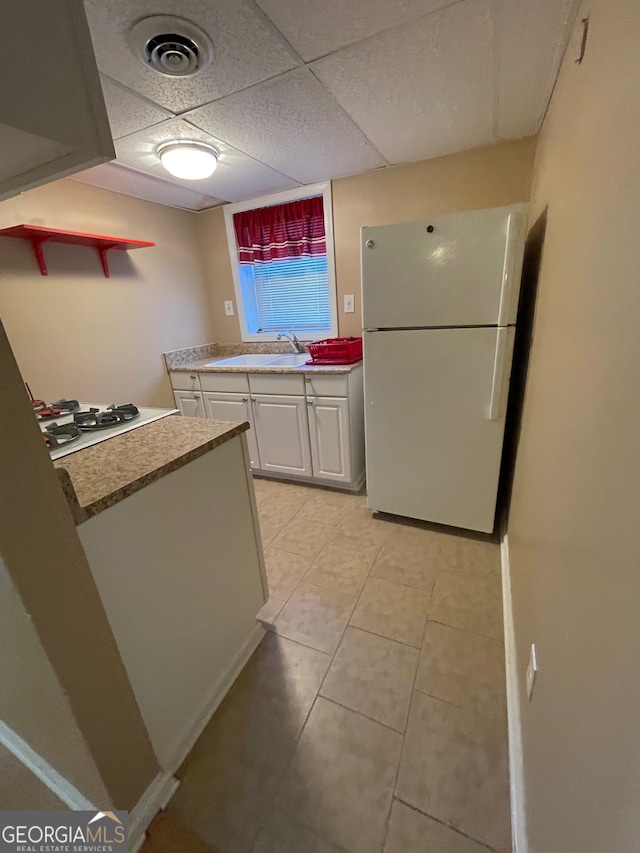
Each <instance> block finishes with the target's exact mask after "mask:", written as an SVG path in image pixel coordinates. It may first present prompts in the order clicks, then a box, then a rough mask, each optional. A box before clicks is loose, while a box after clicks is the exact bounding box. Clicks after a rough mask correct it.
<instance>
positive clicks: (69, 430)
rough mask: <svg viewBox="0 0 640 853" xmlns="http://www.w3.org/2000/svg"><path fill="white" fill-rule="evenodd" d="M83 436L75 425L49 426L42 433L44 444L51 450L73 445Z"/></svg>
mask: <svg viewBox="0 0 640 853" xmlns="http://www.w3.org/2000/svg"><path fill="white" fill-rule="evenodd" d="M81 435H82V433H81V432H80V430H79V429H78V427H77V426H76V425H75V424H60V425H58V424H48V426H47V428H46V429H44V430H43V431H42V437H43V438H44V443H45V444H46V445H47V447H48V448H49V450H54V449H55V448H56V447H64V445H65V444H71V442H72V441H77V440H78V439H79V438H80V436H81Z"/></svg>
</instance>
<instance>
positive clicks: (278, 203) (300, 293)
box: [224, 184, 337, 341]
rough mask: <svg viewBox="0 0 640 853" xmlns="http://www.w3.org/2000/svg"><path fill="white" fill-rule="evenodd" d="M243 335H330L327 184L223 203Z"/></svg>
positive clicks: (266, 337) (263, 337)
mask: <svg viewBox="0 0 640 853" xmlns="http://www.w3.org/2000/svg"><path fill="white" fill-rule="evenodd" d="M224 212H225V221H226V226H227V238H228V241H229V251H230V255H231V265H232V269H233V274H234V283H235V288H236V302H237V305H238V314H239V319H240V326H241V330H242V339H243V340H248V341H257V340H275V338H276V336H277V335H278V333H279V332H284V331H289V332H294V333H295V334H296V335H297V336H298V337H299V338H301V339H302V340H314V339H316V338H319V337H328V336H331V335H335V334H336V333H337V331H336V325H337V321H336V310H335V276H334V260H333V239H332V238H333V235H332V231H331V194H330V186H329V185H328V184H326V185H321V186H320V187H306V188H305V190H304V196H302V195H301V192H300V191H299V190H298V191H295V192H293V193H281V194H279V195H278V196H271V197H269V198H268V199H258V200H256V201H254V202H245V203H242V204H233V205H226V206H225V208H224Z"/></svg>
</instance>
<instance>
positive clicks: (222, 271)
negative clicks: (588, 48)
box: [198, 138, 535, 342]
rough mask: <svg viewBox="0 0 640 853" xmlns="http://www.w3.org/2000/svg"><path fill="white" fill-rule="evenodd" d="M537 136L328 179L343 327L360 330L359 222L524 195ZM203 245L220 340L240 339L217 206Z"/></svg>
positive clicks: (203, 230) (206, 221)
mask: <svg viewBox="0 0 640 853" xmlns="http://www.w3.org/2000/svg"><path fill="white" fill-rule="evenodd" d="M534 154H535V139H533V138H531V139H522V140H518V141H516V142H506V143H503V144H500V145H492V146H489V147H487V148H478V149H475V150H473V151H465V152H464V153H462V154H453V155H451V156H450V157H439V158H437V159H435V160H423V161H422V162H420V163H411V164H409V165H407V166H394V167H393V168H390V169H380V170H377V171H375V172H367V173H366V174H364V175H357V176H356V177H354V178H341V179H339V180H337V181H333V182H332V190H333V224H334V239H335V251H336V280H337V290H338V324H339V332H340V334H342V335H360V334H362V310H361V306H360V228H361V227H362V226H363V225H381V224H384V223H388V222H402V221H411V220H412V219H417V218H419V217H422V216H431V215H436V214H442V213H454V212H456V211H459V210H473V209H475V208H479V207H497V206H499V205H502V204H514V203H515V202H518V201H528V200H529V193H530V190H531V176H532V170H533V158H534ZM198 232H199V239H200V249H201V252H202V258H203V263H204V264H205V275H206V279H207V286H208V290H209V297H210V301H211V311H212V319H213V328H214V329H215V334H216V340H218V341H225V342H227V341H239V340H240V339H241V338H240V325H239V323H238V318H237V316H233V317H227V316H225V313H224V301H225V300H226V299H233V301H234V304H235V301H236V297H235V292H234V289H233V279H232V276H231V265H230V263H229V253H228V248H227V238H226V232H225V227H224V215H223V212H222V208H217V209H215V210H210V211H207V212H205V213H200V214H198ZM347 293H352V294H354V296H355V308H356V310H355V313H353V314H345V313H344V312H343V307H344V300H343V296H344V294H347Z"/></svg>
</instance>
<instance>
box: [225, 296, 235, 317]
mask: <svg viewBox="0 0 640 853" xmlns="http://www.w3.org/2000/svg"><path fill="white" fill-rule="evenodd" d="M224 313H225V314H226V315H227V317H233V301H232V300H231V299H226V300H225V303H224Z"/></svg>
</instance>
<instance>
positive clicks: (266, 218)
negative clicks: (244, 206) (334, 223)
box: [233, 196, 327, 264]
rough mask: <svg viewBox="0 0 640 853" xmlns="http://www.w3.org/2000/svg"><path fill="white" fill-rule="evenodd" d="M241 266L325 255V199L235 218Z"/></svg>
mask: <svg viewBox="0 0 640 853" xmlns="http://www.w3.org/2000/svg"><path fill="white" fill-rule="evenodd" d="M233 225H234V227H235V231H236V240H237V243H238V260H239V261H240V263H241V264H264V263H269V262H270V261H280V260H284V259H286V258H300V257H303V256H304V255H324V254H326V251H327V247H326V243H325V235H324V207H323V204H322V196H315V197H313V198H303V199H300V200H299V201H290V202H288V203H287V204H274V205H272V206H271V207H259V208H257V209H256V210H243V211H241V212H240V213H235V214H234V216H233Z"/></svg>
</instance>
